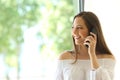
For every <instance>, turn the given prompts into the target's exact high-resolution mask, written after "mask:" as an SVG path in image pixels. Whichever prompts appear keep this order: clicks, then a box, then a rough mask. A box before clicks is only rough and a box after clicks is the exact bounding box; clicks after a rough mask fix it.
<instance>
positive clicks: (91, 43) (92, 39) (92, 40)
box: [84, 32, 97, 55]
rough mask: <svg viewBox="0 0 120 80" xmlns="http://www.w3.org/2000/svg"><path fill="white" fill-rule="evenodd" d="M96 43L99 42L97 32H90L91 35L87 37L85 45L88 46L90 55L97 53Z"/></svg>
mask: <svg viewBox="0 0 120 80" xmlns="http://www.w3.org/2000/svg"><path fill="white" fill-rule="evenodd" d="M96 43H97V36H96V34H94V33H92V32H90V35H89V36H88V37H86V39H85V41H84V45H87V46H88V53H89V55H91V54H95V48H96Z"/></svg>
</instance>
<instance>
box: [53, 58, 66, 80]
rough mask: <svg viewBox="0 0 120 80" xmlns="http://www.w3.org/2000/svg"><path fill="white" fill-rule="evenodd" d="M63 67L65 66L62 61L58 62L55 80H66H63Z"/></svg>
mask: <svg viewBox="0 0 120 80" xmlns="http://www.w3.org/2000/svg"><path fill="white" fill-rule="evenodd" d="M62 65H63V62H62V61H61V60H58V61H57V67H56V71H55V80H64V79H63V70H62Z"/></svg>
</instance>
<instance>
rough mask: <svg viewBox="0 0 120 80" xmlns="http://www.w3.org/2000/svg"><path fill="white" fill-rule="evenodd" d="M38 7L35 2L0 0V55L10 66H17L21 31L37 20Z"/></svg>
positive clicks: (33, 0) (37, 3) (21, 39)
mask: <svg viewBox="0 0 120 80" xmlns="http://www.w3.org/2000/svg"><path fill="white" fill-rule="evenodd" d="M39 6H40V5H39V2H37V0H0V16H1V17H0V53H2V54H4V55H5V57H6V58H5V61H6V62H7V64H9V65H10V66H17V62H16V61H17V56H18V54H19V53H20V45H21V43H22V42H23V31H24V30H25V29H26V28H27V27H31V26H32V25H34V24H36V22H37V21H38V20H39V18H40V10H39ZM13 58H14V59H13ZM11 60H13V61H11Z"/></svg>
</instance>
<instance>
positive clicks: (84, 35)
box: [79, 32, 89, 38]
mask: <svg viewBox="0 0 120 80" xmlns="http://www.w3.org/2000/svg"><path fill="white" fill-rule="evenodd" d="M79 34H80V35H81V36H82V37H84V38H85V37H87V36H88V35H89V33H88V32H79Z"/></svg>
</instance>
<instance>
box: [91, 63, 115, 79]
mask: <svg viewBox="0 0 120 80" xmlns="http://www.w3.org/2000/svg"><path fill="white" fill-rule="evenodd" d="M114 65H115V64H114V62H111V63H110V62H108V63H107V62H106V63H104V65H103V66H100V67H99V68H98V69H97V70H95V71H92V73H93V76H95V78H96V79H94V80H113V79H114Z"/></svg>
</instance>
